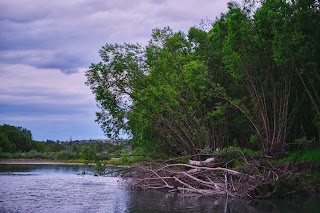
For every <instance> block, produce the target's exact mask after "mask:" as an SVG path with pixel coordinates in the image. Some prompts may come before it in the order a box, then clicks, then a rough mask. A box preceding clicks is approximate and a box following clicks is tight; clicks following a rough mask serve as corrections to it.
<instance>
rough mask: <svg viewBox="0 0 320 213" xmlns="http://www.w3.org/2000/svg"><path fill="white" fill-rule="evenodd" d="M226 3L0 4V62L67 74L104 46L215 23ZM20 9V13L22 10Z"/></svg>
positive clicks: (71, 0)
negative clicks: (208, 21)
mask: <svg viewBox="0 0 320 213" xmlns="http://www.w3.org/2000/svg"><path fill="white" fill-rule="evenodd" d="M226 3H227V0H215V1H212V0H202V1H198V0H186V1H183V2H182V1H170V0H162V1H159V0H148V1H147V0H136V1H124V0H122V1H119V0H108V1H104V0H91V1H77V0H68V1H43V0H21V1H19V2H18V1H1V2H0V8H1V9H0V31H1V34H0V38H1V40H0V49H1V50H2V51H0V60H1V61H2V62H4V63H21V62H23V63H25V64H28V65H31V66H35V67H37V68H57V69H61V70H62V71H64V72H66V73H69V72H70V71H71V72H72V71H74V70H75V69H76V68H77V67H85V66H89V64H90V63H91V62H97V61H98V60H99V57H98V53H97V52H98V50H99V49H100V47H101V46H102V45H104V44H105V43H115V42H119V43H123V42H132V43H135V42H139V43H146V42H147V41H148V40H149V39H150V34H151V31H152V29H154V28H156V27H158V28H163V27H166V26H170V27H172V28H173V29H174V30H184V31H186V30H187V29H188V28H189V27H191V26H193V25H195V24H197V23H199V22H200V20H201V19H202V18H205V17H209V18H211V19H214V18H215V16H217V15H219V13H220V12H221V11H224V10H226V7H227V6H226ZM22 8H23V9H22Z"/></svg>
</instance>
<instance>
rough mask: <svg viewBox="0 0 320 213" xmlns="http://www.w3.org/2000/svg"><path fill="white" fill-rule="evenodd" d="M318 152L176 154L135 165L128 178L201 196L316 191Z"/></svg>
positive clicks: (319, 188) (141, 185)
mask: <svg viewBox="0 0 320 213" xmlns="http://www.w3.org/2000/svg"><path fill="white" fill-rule="evenodd" d="M319 156H320V150H317V149H314V150H304V151H299V152H292V153H291V154H290V155H289V156H287V157H285V158H281V159H274V158H268V157H261V155H255V154H252V153H244V152H242V151H241V150H239V149H227V150H223V151H220V152H216V153H214V154H211V155H210V156H206V157H205V158H203V159H201V160H196V159H193V160H188V159H187V158H176V159H173V160H171V161H168V160H167V161H162V162H160V161H158V162H150V161H149V162H146V163H141V164H136V165H135V166H134V167H133V169H132V171H133V173H132V175H131V176H130V175H128V177H129V178H128V180H129V181H128V182H129V186H130V187H131V188H135V189H161V190H166V191H168V192H182V193H192V194H201V195H214V196H227V197H252V198H283V197H304V196H310V195H314V194H318V193H319V192H320V159H319V158H320V157H319ZM202 157H203V156H202ZM209 159H210V160H209Z"/></svg>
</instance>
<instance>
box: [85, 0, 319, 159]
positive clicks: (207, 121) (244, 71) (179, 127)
mask: <svg viewBox="0 0 320 213" xmlns="http://www.w3.org/2000/svg"><path fill="white" fill-rule="evenodd" d="M318 22H320V10H319V4H318V1H313V0H310V1H302V0H301V1H300V0H299V1H286V0H267V1H259V4H255V1H251V0H249V1H244V3H243V4H242V5H239V4H237V3H235V2H230V3H229V4H228V11H227V12H226V13H225V14H221V16H220V17H218V18H217V19H216V21H215V22H214V23H213V24H212V27H211V29H209V30H204V29H201V28H197V27H191V28H190V29H189V31H188V34H187V35H186V34H184V33H183V32H180V31H179V32H173V31H172V30H171V29H170V28H169V27H166V28H164V29H155V30H153V31H152V35H151V40H150V41H149V43H148V45H147V46H145V47H143V46H141V45H139V44H106V45H105V46H103V47H102V48H101V50H100V51H99V53H100V56H101V59H102V61H101V62H100V63H97V64H92V65H91V66H90V68H89V70H88V71H87V72H86V76H87V82H86V83H87V85H88V86H90V88H91V89H92V91H93V93H94V94H95V96H96V100H97V102H98V105H99V107H100V109H101V111H100V112H98V113H97V121H98V122H99V123H100V124H101V127H102V129H103V130H104V131H105V133H106V134H107V135H108V136H110V137H118V136H119V135H120V134H121V132H126V133H127V134H129V135H131V136H132V140H131V143H132V145H133V148H141V150H143V152H147V153H154V154H158V153H165V154H166V155H167V156H177V155H178V156H179V155H181V154H199V153H200V152H201V150H204V149H207V148H209V149H210V150H215V149H217V148H220V149H221V148H224V147H228V146H230V145H233V144H234V145H237V146H241V148H248V150H250V149H260V152H261V154H262V155H268V156H269V155H270V156H272V155H274V156H280V155H281V154H283V153H285V150H284V149H285V147H286V146H285V144H286V143H289V142H291V141H293V140H295V138H301V137H302V136H307V137H308V138H315V141H319V137H320V134H319V132H320V128H319V126H320V125H318V123H319V122H318V120H319V119H318V117H319V116H318V115H319V114H320V102H319V100H320V99H319V91H320V87H319V85H320V84H319V83H318V82H319V80H320V74H319V73H320V72H319V68H320V65H319V61H320V58H319V56H320V45H319V42H318V41H319V39H320V37H319V35H320V27H319V26H320V25H316V24H314V23H318ZM248 152H250V151H248ZM253 154H257V153H253ZM120 155H122V153H121V151H119V155H118V156H120Z"/></svg>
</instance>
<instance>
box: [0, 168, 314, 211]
mask: <svg viewBox="0 0 320 213" xmlns="http://www.w3.org/2000/svg"><path fill="white" fill-rule="evenodd" d="M82 173H90V169H89V168H86V167H83V166H75V165H73V166H68V165H1V164H0V184H1V185H0V212H152V213H156V212H226V213H227V212H228V213H236V212H320V197H319V196H316V197H313V198H308V199H303V198H300V199H284V200H248V199H226V198H213V197H199V196H190V195H183V194H178V193H165V192H161V191H148V190H147V191H132V190H129V189H127V188H125V187H124V186H123V184H122V181H121V178H119V177H101V176H100V177H96V176H93V175H92V174H90V175H81V174H82Z"/></svg>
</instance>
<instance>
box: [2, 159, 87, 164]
mask: <svg viewBox="0 0 320 213" xmlns="http://www.w3.org/2000/svg"><path fill="white" fill-rule="evenodd" d="M1 164H2V165H84V163H71V162H64V161H55V160H45V159H0V165H1Z"/></svg>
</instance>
